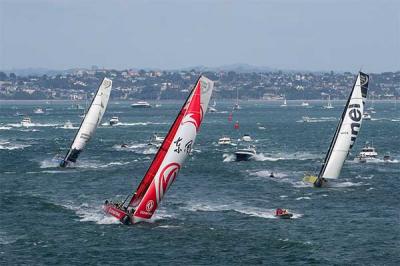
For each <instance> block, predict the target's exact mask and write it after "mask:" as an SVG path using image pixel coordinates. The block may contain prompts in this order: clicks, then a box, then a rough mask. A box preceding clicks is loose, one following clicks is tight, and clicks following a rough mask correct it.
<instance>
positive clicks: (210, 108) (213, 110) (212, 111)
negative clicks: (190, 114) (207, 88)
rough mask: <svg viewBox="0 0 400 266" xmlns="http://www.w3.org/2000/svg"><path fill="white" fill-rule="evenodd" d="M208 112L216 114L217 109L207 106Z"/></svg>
mask: <svg viewBox="0 0 400 266" xmlns="http://www.w3.org/2000/svg"><path fill="white" fill-rule="evenodd" d="M208 112H209V113H216V112H217V109H215V108H214V107H212V106H209V107H208Z"/></svg>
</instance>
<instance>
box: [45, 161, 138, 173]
mask: <svg viewBox="0 0 400 266" xmlns="http://www.w3.org/2000/svg"><path fill="white" fill-rule="evenodd" d="M60 160H61V159H56V158H52V159H45V160H43V161H41V162H40V163H39V164H40V168H42V169H43V168H58V167H59V164H60ZM129 163H130V162H110V163H107V164H101V163H99V162H96V161H85V160H80V161H79V162H77V163H72V164H71V165H70V166H68V167H67V168H66V169H74V168H89V169H99V168H107V167H112V166H121V165H127V164H129ZM61 172H62V171H61Z"/></svg>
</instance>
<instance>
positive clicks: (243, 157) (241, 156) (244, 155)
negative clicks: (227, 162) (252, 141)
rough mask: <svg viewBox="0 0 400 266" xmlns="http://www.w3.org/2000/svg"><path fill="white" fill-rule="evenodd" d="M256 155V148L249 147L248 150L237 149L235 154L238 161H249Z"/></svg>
mask: <svg viewBox="0 0 400 266" xmlns="http://www.w3.org/2000/svg"><path fill="white" fill-rule="evenodd" d="M255 155H256V149H255V148H254V146H248V147H247V148H241V149H237V150H236V152H235V156H236V161H249V160H251V159H252V158H253V157H254V156H255Z"/></svg>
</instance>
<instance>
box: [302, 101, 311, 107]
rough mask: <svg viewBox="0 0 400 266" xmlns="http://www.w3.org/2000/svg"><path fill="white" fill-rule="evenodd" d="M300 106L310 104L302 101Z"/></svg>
mask: <svg viewBox="0 0 400 266" xmlns="http://www.w3.org/2000/svg"><path fill="white" fill-rule="evenodd" d="M301 106H305V107H306V106H310V104H309V103H308V102H302V103H301Z"/></svg>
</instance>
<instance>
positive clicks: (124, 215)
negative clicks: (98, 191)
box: [103, 203, 133, 225]
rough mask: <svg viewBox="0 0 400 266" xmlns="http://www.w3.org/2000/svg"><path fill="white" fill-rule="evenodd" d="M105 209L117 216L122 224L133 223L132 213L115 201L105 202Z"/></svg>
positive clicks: (107, 212)
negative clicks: (121, 207) (118, 205)
mask: <svg viewBox="0 0 400 266" xmlns="http://www.w3.org/2000/svg"><path fill="white" fill-rule="evenodd" d="M103 211H104V212H105V213H106V214H108V215H111V216H114V217H115V218H117V219H118V220H119V221H120V222H121V223H122V224H125V225H129V224H133V219H132V215H130V214H129V213H128V212H126V211H124V210H122V209H120V208H119V207H117V206H116V205H115V204H113V203H105V204H104V205H103Z"/></svg>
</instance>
